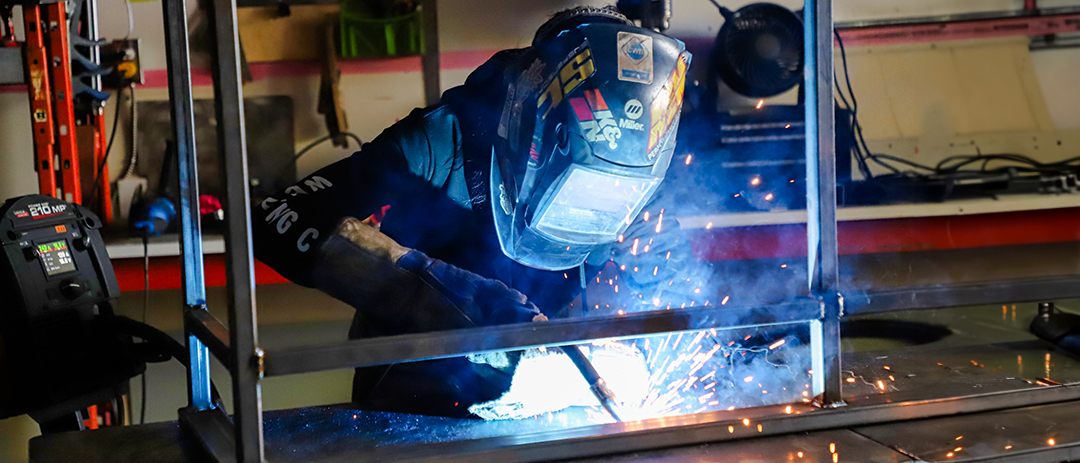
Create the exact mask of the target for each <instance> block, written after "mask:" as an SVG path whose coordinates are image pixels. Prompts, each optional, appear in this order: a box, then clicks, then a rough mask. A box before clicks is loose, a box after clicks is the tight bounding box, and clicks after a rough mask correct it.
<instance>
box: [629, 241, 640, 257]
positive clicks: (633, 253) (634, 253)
mask: <svg viewBox="0 0 1080 463" xmlns="http://www.w3.org/2000/svg"><path fill="white" fill-rule="evenodd" d="M638 241H639V240H638V238H634V247H632V248H630V254H631V255H634V256H636V255H637V246H638Z"/></svg>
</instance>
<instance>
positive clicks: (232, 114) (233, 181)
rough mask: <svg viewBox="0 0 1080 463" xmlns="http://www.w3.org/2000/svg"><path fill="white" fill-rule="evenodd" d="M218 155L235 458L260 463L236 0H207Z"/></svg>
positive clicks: (258, 362)
mask: <svg viewBox="0 0 1080 463" xmlns="http://www.w3.org/2000/svg"><path fill="white" fill-rule="evenodd" d="M209 17H210V23H211V27H210V32H211V38H212V40H211V42H212V43H213V46H212V47H211V48H210V50H211V56H212V59H211V64H212V68H213V77H214V97H215V98H214V109H215V113H216V115H217V141H218V159H219V162H220V164H219V165H220V166H222V167H223V169H222V171H223V179H222V180H224V182H223V183H224V184H225V212H226V219H225V220H226V229H225V230H226V232H225V249H226V254H225V260H226V266H225V272H226V279H227V281H228V282H229V284H228V294H229V333H230V340H229V341H230V345H231V347H232V349H233V350H232V353H233V355H232V357H231V358H230V360H231V364H230V365H228V366H229V371H230V372H232V379H233V400H234V410H235V412H236V413H235V416H234V418H233V423H234V428H235V440H236V459H237V461H241V462H261V461H263V459H264V455H263V416H262V393H261V386H260V384H259V381H260V380H261V379H262V358H263V357H262V350H261V349H260V348H259V336H258V334H259V333H258V324H257V319H256V313H255V271H254V268H253V257H252V254H251V230H250V225H251V210H250V209H249V208H248V205H249V204H250V200H251V196H250V192H249V190H248V167H247V145H246V142H247V136H246V133H245V130H244V104H243V103H244V92H243V88H242V86H241V81H240V79H241V72H240V37H239V32H238V31H237V26H236V1H235V0H213V2H212V7H211V8H210V9H209Z"/></svg>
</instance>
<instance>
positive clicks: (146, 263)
mask: <svg viewBox="0 0 1080 463" xmlns="http://www.w3.org/2000/svg"><path fill="white" fill-rule="evenodd" d="M142 243H143V306H142V322H143V323H146V312H147V311H148V309H149V307H150V234H149V233H145V232H144V233H143V236H142ZM146 371H147V370H145V369H144V370H143V373H142V381H140V382H141V383H142V397H141V399H140V400H141V402H142V405H141V406H139V424H143V423H146Z"/></svg>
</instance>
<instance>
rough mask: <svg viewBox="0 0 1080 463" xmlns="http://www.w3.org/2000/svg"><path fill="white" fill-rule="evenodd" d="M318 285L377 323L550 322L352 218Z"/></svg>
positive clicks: (327, 245) (575, 352) (333, 243)
mask: <svg viewBox="0 0 1080 463" xmlns="http://www.w3.org/2000/svg"><path fill="white" fill-rule="evenodd" d="M312 277H313V278H312V280H313V282H314V284H315V286H316V288H318V289H320V290H322V291H323V292H325V293H327V294H329V295H331V296H333V297H335V298H337V299H339V300H341V301H344V302H346V303H348V304H349V305H352V306H353V307H354V308H357V309H358V310H361V311H362V312H363V317H364V319H365V320H366V321H367V322H368V323H371V324H373V325H376V326H380V327H384V328H386V329H387V330H392V331H395V332H398V333H406V332H409V333H421V332H429V331H438V330H445V329H457V328H470V327H477V326H489V325H501V324H508V323H521V322H529V321H547V317H545V316H544V315H543V314H542V313H540V311H539V310H538V309H537V308H536V306H535V305H533V304H532V303H531V302H528V300H527V299H526V297H525V295H524V294H522V293H520V292H518V291H517V290H514V289H512V288H510V287H508V286H506V285H505V284H504V283H503V282H501V281H498V280H493V279H488V278H484V277H481V276H479V275H477V274H475V273H472V272H469V271H466V270H463V269H460V268H457V267H455V266H453V265H450V264H447V263H445V262H442V261H440V260H437V259H432V258H430V257H428V256H427V255H425V254H424V253H422V252H420V251H417V250H415V249H409V248H406V247H404V246H401V245H400V244H398V243H397V242H396V241H394V240H393V239H392V238H390V237H389V236H387V235H385V234H383V233H382V232H380V231H379V229H378V227H377V225H373V224H372V223H371V222H369V221H361V220H358V219H355V218H352V217H347V218H345V219H343V220H342V221H341V222H339V224H338V226H337V227H336V228H335V230H334V232H333V233H332V234H331V236H330V237H329V238H327V240H326V241H324V242H323V243H322V244H321V245H320V246H319V248H318V249H317V250H316V265H315V267H314V269H313V273H312ZM561 349H562V350H563V352H565V353H566V355H567V356H568V357H569V358H570V360H571V361H573V363H574V365H575V366H576V367H577V368H578V370H579V371H580V372H581V373H582V375H583V376H584V377H585V380H586V382H588V384H589V387H590V390H591V391H592V392H593V394H594V395H596V397H597V399H598V400H599V401H600V404H601V405H603V407H604V409H605V410H607V411H608V413H610V414H611V415H612V417H613V418H615V419H616V420H617V421H618V420H619V416H618V414H617V411H616V407H617V404H618V402H617V400H616V399H615V395H614V394H613V393H612V392H611V390H610V389H608V387H607V386H606V384H605V383H604V380H603V379H601V378H600V375H599V374H597V372H596V369H595V368H593V366H592V364H591V363H590V362H589V360H588V359H587V358H586V357H585V355H584V354H583V353H582V352H581V350H580V349H579V348H578V347H577V346H572V345H571V346H563V347H561Z"/></svg>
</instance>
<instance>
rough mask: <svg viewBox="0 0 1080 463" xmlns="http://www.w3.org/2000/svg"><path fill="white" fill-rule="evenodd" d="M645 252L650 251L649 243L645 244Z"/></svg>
mask: <svg viewBox="0 0 1080 463" xmlns="http://www.w3.org/2000/svg"><path fill="white" fill-rule="evenodd" d="M645 252H649V245H647V244H646V245H645Z"/></svg>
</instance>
